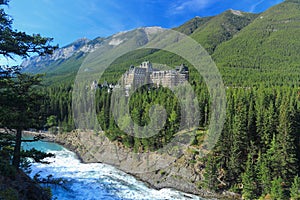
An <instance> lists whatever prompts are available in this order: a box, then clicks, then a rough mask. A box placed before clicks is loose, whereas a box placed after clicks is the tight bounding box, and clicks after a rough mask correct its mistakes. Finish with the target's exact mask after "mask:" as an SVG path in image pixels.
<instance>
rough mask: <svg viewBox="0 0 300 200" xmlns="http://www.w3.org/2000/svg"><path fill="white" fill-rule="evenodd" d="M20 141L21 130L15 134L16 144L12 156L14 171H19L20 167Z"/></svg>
mask: <svg viewBox="0 0 300 200" xmlns="http://www.w3.org/2000/svg"><path fill="white" fill-rule="evenodd" d="M21 139H22V129H17V134H16V140H15V141H16V144H15V149H14V156H13V161H12V164H13V166H14V167H15V168H16V169H19V167H20V161H21V155H20V153H21V142H22V141H21Z"/></svg>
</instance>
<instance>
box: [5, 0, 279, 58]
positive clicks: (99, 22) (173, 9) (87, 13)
mask: <svg viewBox="0 0 300 200" xmlns="http://www.w3.org/2000/svg"><path fill="white" fill-rule="evenodd" d="M282 1H283V0H223V1H222V0H11V1H10V3H9V7H7V8H5V10H6V12H7V13H8V14H10V15H11V16H12V17H13V19H14V28H15V29H17V30H20V31H25V32H27V33H29V34H32V33H40V34H41V35H42V36H47V37H53V38H54V43H53V44H59V46H60V47H63V46H65V45H67V44H69V43H71V42H73V41H75V40H76V39H79V38H83V37H86V38H89V39H93V38H96V37H99V36H102V37H105V36H109V35H112V34H114V33H117V32H120V31H124V30H130V29H134V28H137V27H141V26H161V27H164V28H172V27H175V26H178V25H181V24H182V23H184V22H186V21H188V20H189V19H191V18H193V17H195V16H200V17H204V16H213V15H216V14H219V13H222V12H224V11H225V10H228V9H235V10H241V11H246V12H255V13H258V12H262V11H264V10H266V9H267V8H269V7H271V6H272V5H275V4H278V3H280V2H282ZM0 61H1V59H0ZM2 61H3V60H2Z"/></svg>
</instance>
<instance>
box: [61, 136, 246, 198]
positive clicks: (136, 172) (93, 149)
mask: <svg viewBox="0 0 300 200" xmlns="http://www.w3.org/2000/svg"><path fill="white" fill-rule="evenodd" d="M55 142H57V143H59V144H61V145H63V146H64V147H66V148H68V149H70V150H72V151H73V152H75V153H76V154H77V155H78V157H79V158H80V159H81V160H82V162H85V163H105V164H109V165H112V166H114V167H116V168H118V169H120V170H122V171H124V172H126V173H128V174H131V175H133V176H135V177H136V178H137V179H139V180H141V181H143V182H145V183H147V184H148V185H149V186H151V187H153V188H155V189H162V188H174V189H176V190H179V191H183V192H186V193H191V194H195V195H198V196H200V197H203V198H218V199H241V197H240V195H238V194H235V193H231V192H225V193H222V194H216V193H213V192H210V191H207V190H205V189H202V188H201V186H200V185H201V183H202V181H203V177H202V172H201V169H199V168H200V167H201V166H200V165H199V163H191V162H190V160H191V157H190V156H191V155H190V154H189V153H187V152H185V154H183V155H182V156H180V157H178V158H176V159H173V158H172V157H170V156H168V155H166V154H158V153H154V152H150V153H147V154H135V153H132V152H131V151H130V150H128V149H127V148H125V147H123V146H122V144H120V143H118V142H111V141H109V140H108V139H107V138H106V137H105V136H104V134H103V133H102V134H99V135H97V136H96V135H95V134H94V133H93V132H77V131H76V132H75V131H74V132H71V133H67V134H59V135H57V136H56V138H55ZM172 159H173V160H172Z"/></svg>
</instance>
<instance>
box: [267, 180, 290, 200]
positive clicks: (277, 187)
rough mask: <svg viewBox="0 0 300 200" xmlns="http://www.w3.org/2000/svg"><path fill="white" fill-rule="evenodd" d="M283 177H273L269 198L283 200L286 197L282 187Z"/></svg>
mask: <svg viewBox="0 0 300 200" xmlns="http://www.w3.org/2000/svg"><path fill="white" fill-rule="evenodd" d="M283 184H284V183H283V179H282V178H281V177H279V178H274V180H273V181H272V187H271V193H270V195H271V198H272V199H274V200H284V199H287V197H286V196H285V195H284V189H283Z"/></svg>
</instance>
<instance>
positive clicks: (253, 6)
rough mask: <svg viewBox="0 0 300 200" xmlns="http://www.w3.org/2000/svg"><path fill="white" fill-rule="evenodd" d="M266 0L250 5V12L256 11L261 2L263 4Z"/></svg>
mask: <svg viewBox="0 0 300 200" xmlns="http://www.w3.org/2000/svg"><path fill="white" fill-rule="evenodd" d="M264 1H265V0H260V1H259V2H257V3H255V4H253V5H252V6H251V7H250V10H249V12H255V10H256V7H257V6H259V5H260V4H262V3H263V2H264Z"/></svg>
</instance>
